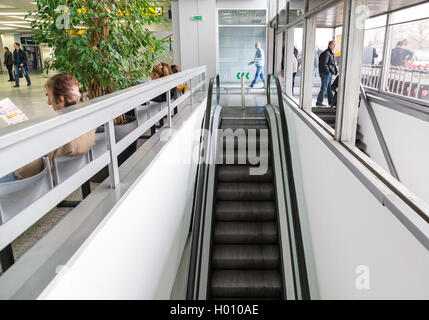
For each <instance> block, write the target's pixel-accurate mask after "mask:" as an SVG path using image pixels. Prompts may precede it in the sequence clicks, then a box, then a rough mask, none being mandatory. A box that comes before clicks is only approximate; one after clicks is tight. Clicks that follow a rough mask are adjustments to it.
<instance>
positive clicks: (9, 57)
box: [4, 51, 13, 66]
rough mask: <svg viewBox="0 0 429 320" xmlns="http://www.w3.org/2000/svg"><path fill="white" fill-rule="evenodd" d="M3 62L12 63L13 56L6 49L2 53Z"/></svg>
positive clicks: (8, 64)
mask: <svg viewBox="0 0 429 320" xmlns="http://www.w3.org/2000/svg"><path fill="white" fill-rule="evenodd" d="M4 64H5V65H7V66H12V65H13V56H12V52H10V51H8V52H5V53H4Z"/></svg>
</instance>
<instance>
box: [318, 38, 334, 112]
mask: <svg viewBox="0 0 429 320" xmlns="http://www.w3.org/2000/svg"><path fill="white" fill-rule="evenodd" d="M335 44H336V43H335V41H329V44H328V49H326V50H325V51H323V52H322V53H321V54H320V57H319V73H320V78H321V86H320V92H319V95H318V96H317V102H316V106H326V105H325V104H323V99H324V98H325V95H326V94H327V95H328V103H329V104H331V103H332V99H333V97H334V95H333V93H332V90H331V82H332V76H333V75H337V74H338V69H337V65H336V64H335V58H334V49H335Z"/></svg>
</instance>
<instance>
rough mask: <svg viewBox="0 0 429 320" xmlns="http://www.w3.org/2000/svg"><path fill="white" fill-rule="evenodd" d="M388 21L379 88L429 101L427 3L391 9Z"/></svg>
mask: <svg viewBox="0 0 429 320" xmlns="http://www.w3.org/2000/svg"><path fill="white" fill-rule="evenodd" d="M417 19H418V20H417ZM410 20H413V21H410ZM390 23H391V24H390V26H389V28H390V39H389V42H388V44H389V57H387V59H385V60H387V61H389V63H388V66H389V67H388V68H386V81H385V83H384V84H383V87H382V90H385V91H387V92H389V93H393V94H397V95H400V96H405V97H409V98H413V99H418V100H422V101H426V102H429V59H428V56H429V4H423V5H420V6H416V7H412V8H408V9H404V10H400V11H397V12H394V13H392V17H391V21H390Z"/></svg>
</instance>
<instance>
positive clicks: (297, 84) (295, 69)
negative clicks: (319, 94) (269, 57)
mask: <svg viewBox="0 0 429 320" xmlns="http://www.w3.org/2000/svg"><path fill="white" fill-rule="evenodd" d="M303 30H304V25H303V24H299V25H297V26H296V27H295V28H294V46H293V51H292V52H291V54H292V61H293V63H292V66H291V67H292V98H293V99H294V100H295V101H296V102H299V95H300V93H301V77H302V40H303Z"/></svg>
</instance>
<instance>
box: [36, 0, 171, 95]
mask: <svg viewBox="0 0 429 320" xmlns="http://www.w3.org/2000/svg"><path fill="white" fill-rule="evenodd" d="M155 6H156V4H155V3H154V2H152V1H147V0H37V9H38V10H37V12H32V13H31V15H32V18H34V21H33V22H32V28H33V29H34V32H35V36H36V38H37V39H38V40H39V42H47V43H48V45H49V46H52V47H54V48H55V60H54V61H53V63H52V64H50V65H49V66H48V70H49V69H55V70H58V71H61V72H67V73H70V74H73V75H74V76H76V78H77V79H78V80H79V82H80V83H81V84H82V85H83V86H84V88H85V89H87V90H88V96H89V98H90V99H92V98H95V97H98V96H101V95H104V94H107V93H110V92H113V91H114V90H118V89H123V88H127V87H129V86H130V85H131V84H132V82H133V81H134V80H138V79H141V78H142V77H144V76H145V75H148V74H149V73H150V70H151V68H152V65H153V63H154V59H155V58H156V57H157V56H159V55H161V54H162V53H163V52H164V50H165V49H164V46H163V41H160V40H157V39H156V38H155V37H154V36H153V35H152V34H151V32H150V31H149V30H148V26H149V25H150V24H153V23H159V22H160V21H161V19H160V17H158V16H156V15H154V14H152V10H153V8H154V7H155Z"/></svg>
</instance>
